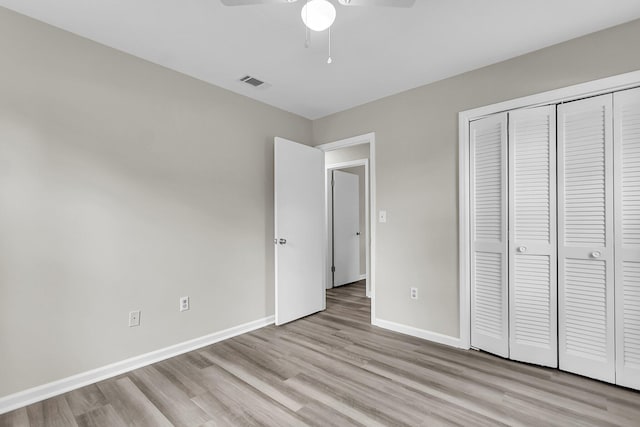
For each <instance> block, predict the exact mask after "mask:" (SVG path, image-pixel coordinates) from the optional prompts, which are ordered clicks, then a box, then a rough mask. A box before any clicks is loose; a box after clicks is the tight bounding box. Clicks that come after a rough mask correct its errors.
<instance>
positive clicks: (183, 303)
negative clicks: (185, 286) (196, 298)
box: [180, 297, 189, 311]
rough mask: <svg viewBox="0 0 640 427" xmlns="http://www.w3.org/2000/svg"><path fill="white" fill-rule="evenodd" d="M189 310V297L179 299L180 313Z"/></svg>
mask: <svg viewBox="0 0 640 427" xmlns="http://www.w3.org/2000/svg"><path fill="white" fill-rule="evenodd" d="M186 310H189V297H181V298H180V311H186Z"/></svg>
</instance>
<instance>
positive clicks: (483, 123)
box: [470, 114, 509, 357]
mask: <svg viewBox="0 0 640 427" xmlns="http://www.w3.org/2000/svg"><path fill="white" fill-rule="evenodd" d="M470 165H471V174H470V175H471V182H470V189H471V224H470V230H471V239H472V241H471V345H472V346H473V347H475V348H479V349H481V350H485V351H488V352H490V353H494V354H497V355H499V356H502V357H508V356H509V333H508V289H507V115H506V114H497V115H494V116H491V117H487V118H484V119H480V120H477V121H474V122H473V123H471V127H470Z"/></svg>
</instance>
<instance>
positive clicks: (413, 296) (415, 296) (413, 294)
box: [411, 288, 418, 299]
mask: <svg viewBox="0 0 640 427" xmlns="http://www.w3.org/2000/svg"><path fill="white" fill-rule="evenodd" d="M411 299H418V288H411Z"/></svg>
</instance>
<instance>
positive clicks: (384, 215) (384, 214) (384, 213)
mask: <svg viewBox="0 0 640 427" xmlns="http://www.w3.org/2000/svg"><path fill="white" fill-rule="evenodd" d="M378 222H387V211H380V212H379V213H378Z"/></svg>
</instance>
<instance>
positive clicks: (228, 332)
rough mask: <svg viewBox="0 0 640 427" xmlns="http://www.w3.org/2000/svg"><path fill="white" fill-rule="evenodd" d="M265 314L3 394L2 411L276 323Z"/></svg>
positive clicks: (1, 400) (0, 399) (0, 402)
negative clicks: (176, 342)
mask: <svg viewBox="0 0 640 427" xmlns="http://www.w3.org/2000/svg"><path fill="white" fill-rule="evenodd" d="M273 322H274V316H268V317H264V318H262V319H258V320H254V321H252V322H248V323H244V324H242V325H238V326H234V327H231V328H228V329H225V330H223V331H220V332H214V333H212V334H209V335H205V336H202V337H199V338H195V339H192V340H189V341H184V342H181V343H179V344H175V345H172V346H169V347H165V348H162V349H159V350H155V351H152V352H149V353H146V354H141V355H139V356H135V357H132V358H130V359H125V360H122V361H120V362H116V363H112V364H110V365H106V366H102V367H100V368H96V369H92V370H90V371H86V372H82V373H79V374H76V375H73V376H70V377H67V378H63V379H60V380H57V381H53V382H50V383H48V384H43V385H40V386H37V387H33V388H30V389H27V390H24V391H20V392H18V393H14V394H10V395H8V396H4V397H2V398H0V414H4V413H6V412H10V411H13V410H15V409H18V408H22V407H23V406H27V405H30V404H32V403H36V402H39V401H41V400H44V399H48V398H50V397H53V396H57V395H59V394H62V393H66V392H68V391H71V390H75V389H77V388H80V387H84V386H86V385H89V384H93V383H96V382H98V381H102V380H105V379H107V378H111V377H114V376H116V375H120V374H123V373H125V372H129V371H132V370H134V369H138V368H141V367H143V366H147V365H151V364H152V363H157V362H160V361H162V360H165V359H168V358H170V357H174V356H178V355H180V354H183V353H187V352H189V351H193V350H197V349H199V348H202V347H205V346H208V345H211V344H214V343H217V342H219V341H223V340H226V339H229V338H233V337H235V336H238V335H241V334H244V333H247V332H251V331H253V330H256V329H260V328H262V327H265V326H268V325H271V324H273Z"/></svg>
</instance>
